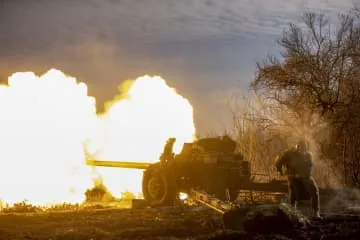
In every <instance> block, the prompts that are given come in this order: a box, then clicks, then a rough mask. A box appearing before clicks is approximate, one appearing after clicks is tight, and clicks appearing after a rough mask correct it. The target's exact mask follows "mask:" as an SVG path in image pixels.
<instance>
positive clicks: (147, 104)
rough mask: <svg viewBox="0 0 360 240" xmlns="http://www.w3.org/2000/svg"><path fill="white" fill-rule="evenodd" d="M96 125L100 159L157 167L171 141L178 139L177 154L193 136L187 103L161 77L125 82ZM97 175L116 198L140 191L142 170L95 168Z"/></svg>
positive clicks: (192, 125)
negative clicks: (155, 164) (144, 163)
mask: <svg viewBox="0 0 360 240" xmlns="http://www.w3.org/2000/svg"><path fill="white" fill-rule="evenodd" d="M99 121H100V126H101V127H100V128H99V129H98V135H97V136H96V137H94V138H93V139H94V140H93V141H90V145H91V146H92V149H93V151H94V149H96V152H97V153H98V154H97V156H96V158H97V159H100V160H101V159H104V160H119V161H136V162H155V161H158V159H159V157H160V155H161V153H162V150H163V147H164V145H165V143H166V141H167V140H168V139H169V138H170V137H175V138H176V139H177V142H176V145H175V146H174V151H175V152H179V151H180V150H181V149H182V145H183V144H184V142H191V141H193V139H194V135H195V126H194V123H193V108H192V106H191V104H190V103H189V101H188V100H187V99H185V98H184V97H182V96H181V95H179V94H178V93H177V92H176V90H175V89H173V88H171V87H169V86H168V85H167V84H166V82H165V80H164V79H162V78H161V77H159V76H155V77H150V76H147V75H145V76H143V77H139V78H137V79H136V80H135V81H128V82H125V83H124V84H123V85H122V87H121V88H120V93H119V95H118V96H116V97H115V98H114V100H113V101H110V102H108V103H107V104H106V110H105V112H104V113H103V114H101V115H99ZM99 133H100V135H99ZM97 171H98V172H99V174H100V175H101V177H102V179H103V182H104V184H105V185H106V186H107V187H108V188H109V190H110V191H111V192H112V193H113V194H114V195H115V196H120V194H121V192H123V191H131V192H134V193H136V194H139V193H140V192H141V178H142V171H140V170H131V169H130V170H129V169H116V168H104V167H98V168H97Z"/></svg>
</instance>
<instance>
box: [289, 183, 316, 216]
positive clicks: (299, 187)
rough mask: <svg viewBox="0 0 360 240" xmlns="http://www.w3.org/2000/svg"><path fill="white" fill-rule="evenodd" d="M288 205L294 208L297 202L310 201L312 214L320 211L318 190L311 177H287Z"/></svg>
mask: <svg viewBox="0 0 360 240" xmlns="http://www.w3.org/2000/svg"><path fill="white" fill-rule="evenodd" d="M288 180H289V195H290V204H291V205H292V206H294V207H296V204H297V202H298V201H301V200H310V199H311V204H312V208H313V210H314V212H315V213H316V212H318V211H319V210H320V197H319V188H318V186H317V184H316V183H315V181H314V179H313V178H312V177H310V178H304V177H289V179H288Z"/></svg>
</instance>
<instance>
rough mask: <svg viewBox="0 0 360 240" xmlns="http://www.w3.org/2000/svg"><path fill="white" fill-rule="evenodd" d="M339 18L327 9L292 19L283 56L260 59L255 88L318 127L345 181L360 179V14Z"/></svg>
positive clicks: (273, 104) (300, 121) (302, 122)
mask: <svg viewBox="0 0 360 240" xmlns="http://www.w3.org/2000/svg"><path fill="white" fill-rule="evenodd" d="M338 19H339V21H338V24H337V26H334V25H332V24H331V23H330V22H329V19H328V18H327V17H326V16H325V15H322V14H314V13H305V14H304V15H303V18H302V20H303V25H295V24H290V26H289V28H288V29H287V30H286V31H284V33H283V35H282V37H281V38H280V40H279V41H278V44H279V45H280V46H281V47H282V49H283V51H282V60H280V59H279V58H275V57H269V58H267V59H266V60H265V61H264V62H263V63H258V64H257V67H258V71H257V74H256V78H255V79H254V81H253V82H252V88H253V89H254V90H255V91H256V92H257V93H258V94H260V95H262V96H263V97H264V98H266V99H268V100H269V102H270V104H268V106H267V108H270V109H272V111H274V109H277V111H279V109H282V110H283V111H284V109H285V111H286V112H288V113H290V114H288V115H289V116H292V118H290V119H289V120H291V121H295V123H296V124H297V125H298V126H302V128H303V129H306V128H307V129H312V131H311V135H312V138H314V139H315V140H316V142H317V143H318V144H319V146H320V147H319V148H320V153H321V154H320V156H321V157H322V158H323V159H330V160H332V166H334V170H335V169H339V168H341V169H342V175H343V177H344V183H345V184H350V185H360V163H359V160H358V159H359V157H360V142H359V140H358V139H359V138H360V135H359V134H357V132H359V131H358V130H359V128H360V82H359V78H358V76H360V75H359V73H360V69H359V63H360V27H359V24H358V20H359V17H358V16H357V15H356V14H353V13H349V14H343V15H339V18H338ZM280 106H281V107H280ZM282 119H283V120H284V118H282ZM272 124H273V125H274V124H275V125H276V124H279V123H276V121H272ZM324 132H326V133H327V134H326V138H319V136H321V134H323V133H324ZM334 174H335V171H334Z"/></svg>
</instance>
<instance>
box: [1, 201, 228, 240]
mask: <svg viewBox="0 0 360 240" xmlns="http://www.w3.org/2000/svg"><path fill="white" fill-rule="evenodd" d="M56 210H57V211H54V209H50V210H47V211H44V210H41V211H40V210H37V211H33V209H32V208H31V207H30V206H27V207H25V205H22V206H21V207H20V206H18V207H16V208H15V207H14V208H9V209H8V211H5V212H3V213H1V214H0V239H12V240H15V239H46V240H48V239H54V240H55V239H87V240H89V239H171V238H189V237H191V236H199V235H203V234H209V233H212V232H213V231H214V230H215V229H219V228H220V227H221V226H220V224H221V222H220V219H219V216H217V215H215V213H213V212H209V211H207V210H206V211H190V210H186V209H185V208H180V209H178V208H168V209H142V210H140V209H139V210H132V209H110V208H103V209H99V208H96V207H92V208H86V207H84V208H79V207H74V208H71V207H68V209H66V210H67V211H65V210H63V211H59V210H58V209H56ZM68 210H71V211H68Z"/></svg>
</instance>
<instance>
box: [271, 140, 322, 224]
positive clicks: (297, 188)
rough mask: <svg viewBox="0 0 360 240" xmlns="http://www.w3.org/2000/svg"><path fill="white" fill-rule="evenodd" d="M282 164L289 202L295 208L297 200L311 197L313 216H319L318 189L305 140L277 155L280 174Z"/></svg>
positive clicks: (281, 172) (277, 167) (277, 166)
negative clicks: (287, 184) (286, 179)
mask: <svg viewBox="0 0 360 240" xmlns="http://www.w3.org/2000/svg"><path fill="white" fill-rule="evenodd" d="M283 166H285V168H286V171H287V175H288V181H289V195H290V204H291V205H292V206H293V207H295V208H296V204H297V202H298V201H299V200H307V199H309V198H311V200H312V201H311V202H312V207H313V210H314V214H315V217H316V218H320V200H319V189H318V187H317V185H316V183H315V181H314V179H313V178H312V176H311V172H312V167H313V161H312V156H311V154H310V153H309V152H308V151H307V144H306V142H305V141H303V140H301V141H299V142H298V143H297V145H296V148H295V149H290V150H287V151H285V152H284V153H283V154H282V155H281V156H279V157H278V160H277V162H276V169H277V171H278V172H279V173H280V174H281V175H283V169H282V167H283Z"/></svg>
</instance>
